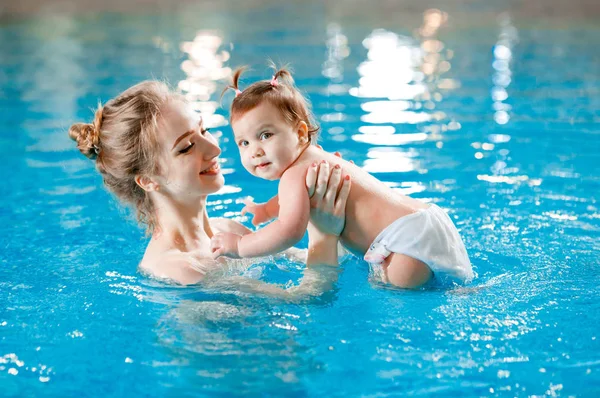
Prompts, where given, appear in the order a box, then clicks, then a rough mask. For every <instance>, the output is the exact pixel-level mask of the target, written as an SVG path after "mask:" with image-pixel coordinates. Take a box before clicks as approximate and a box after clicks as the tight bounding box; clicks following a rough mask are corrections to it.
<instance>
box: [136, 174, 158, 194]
mask: <svg viewBox="0 0 600 398" xmlns="http://www.w3.org/2000/svg"><path fill="white" fill-rule="evenodd" d="M135 183H136V184H138V186H139V187H140V188H142V189H143V190H144V191H146V192H151V191H158V190H159V188H160V186H159V185H158V183H157V182H155V181H154V180H152V178H150V177H148V176H140V175H137V176H135Z"/></svg>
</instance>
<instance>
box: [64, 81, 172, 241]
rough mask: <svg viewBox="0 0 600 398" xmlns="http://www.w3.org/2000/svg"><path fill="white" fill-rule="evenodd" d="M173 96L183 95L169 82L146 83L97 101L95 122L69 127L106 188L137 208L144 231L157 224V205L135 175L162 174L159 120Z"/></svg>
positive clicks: (73, 137) (151, 229)
mask: <svg viewBox="0 0 600 398" xmlns="http://www.w3.org/2000/svg"><path fill="white" fill-rule="evenodd" d="M173 98H181V97H180V96H179V95H177V94H175V93H173V92H171V90H170V89H169V87H168V86H167V85H166V84H165V83H162V82H158V81H145V82H142V83H139V84H136V85H135V86H133V87H130V88H129V89H127V90H126V91H124V92H123V93H121V94H120V95H119V96H117V97H116V98H114V99H112V100H110V101H108V102H107V103H106V104H105V105H104V106H101V105H99V106H98V109H97V110H96V113H95V117H94V120H93V122H92V123H75V124H73V125H72V126H71V128H70V129H69V137H71V139H73V140H74V141H77V148H78V149H79V150H80V151H81V153H83V154H84V155H85V156H86V157H88V158H90V159H93V160H95V161H96V168H97V169H98V171H99V172H100V174H101V175H102V178H103V180H104V185H105V186H106V187H107V188H108V190H110V191H111V192H113V193H114V194H115V195H116V196H117V198H118V199H120V200H121V201H123V202H125V203H126V204H129V205H131V206H133V207H134V208H135V210H136V215H137V219H138V221H139V222H140V223H142V224H145V225H146V227H147V229H146V232H151V231H153V230H154V228H155V227H156V219H155V214H154V206H153V204H152V201H151V200H150V197H149V196H148V194H147V192H146V191H144V190H143V189H142V188H141V187H140V186H138V184H137V183H136V181H135V178H136V176H138V175H142V176H143V175H156V174H157V173H158V172H159V167H158V160H157V157H158V154H159V147H158V141H157V130H158V118H159V117H160V114H161V110H162V109H164V105H165V104H166V103H167V102H168V101H169V100H170V99H173Z"/></svg>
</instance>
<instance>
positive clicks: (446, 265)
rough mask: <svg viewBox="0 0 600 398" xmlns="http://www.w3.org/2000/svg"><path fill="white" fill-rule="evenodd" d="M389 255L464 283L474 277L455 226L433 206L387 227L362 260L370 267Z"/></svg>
mask: <svg viewBox="0 0 600 398" xmlns="http://www.w3.org/2000/svg"><path fill="white" fill-rule="evenodd" d="M391 253H399V254H405V255H407V256H410V257H413V258H416V259H417V260H420V261H422V262H424V263H425V264H427V265H428V266H429V268H431V270H432V271H433V272H434V274H445V275H448V276H452V277H454V278H458V279H461V280H463V281H469V280H471V279H472V278H473V268H472V267H471V262H470V261H469V256H468V255H467V250H466V249H465V245H464V243H463V241H462V239H461V237H460V235H459V234H458V231H457V230H456V227H455V226H454V223H453V222H452V220H451V219H450V217H448V214H446V212H445V211H444V210H442V209H441V208H440V207H438V206H436V205H434V204H432V205H430V206H429V207H428V208H426V209H420V210H418V211H416V212H415V213H412V214H409V215H407V216H404V217H400V218H399V219H397V220H396V221H394V222H393V223H391V224H390V225H388V226H387V227H386V228H385V229H384V230H383V231H382V232H381V233H380V234H379V235H378V236H377V238H375V240H374V241H373V243H372V244H371V246H370V247H369V250H368V251H367V253H366V254H365V257H364V258H365V261H367V262H369V263H371V264H381V263H383V261H384V260H385V259H386V258H387V257H388V256H389V255H390V254H391Z"/></svg>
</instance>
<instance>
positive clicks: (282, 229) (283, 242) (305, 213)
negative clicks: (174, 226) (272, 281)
mask: <svg viewBox="0 0 600 398" xmlns="http://www.w3.org/2000/svg"><path fill="white" fill-rule="evenodd" d="M305 174H306V170H305V169H304V168H300V167H293V168H291V169H289V170H287V171H286V172H285V173H284V174H283V176H282V177H281V180H280V181H279V190H278V191H279V192H278V196H279V218H278V219H277V220H275V221H273V222H272V223H271V224H269V225H267V226H266V227H264V228H262V229H260V230H259V231H256V232H254V233H251V234H247V235H244V236H243V237H240V236H237V235H233V234H218V235H215V236H214V237H213V240H212V242H211V247H212V249H213V257H218V256H221V255H225V256H229V257H259V256H266V255H270V254H275V253H278V252H280V251H282V250H285V249H287V248H289V247H292V246H293V245H295V244H296V243H298V242H299V241H300V240H301V239H302V237H303V236H304V232H305V231H306V227H307V225H308V219H309V216H310V200H309V198H308V192H307V191H306V186H305V181H304V180H305Z"/></svg>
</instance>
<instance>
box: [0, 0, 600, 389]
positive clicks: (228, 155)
mask: <svg viewBox="0 0 600 398" xmlns="http://www.w3.org/2000/svg"><path fill="white" fill-rule="evenodd" d="M29 3H31V2H27V1H24V2H20V3H19V4H18V5H14V6H4V7H5V8H0V156H1V158H2V163H3V164H2V170H4V172H3V173H2V175H4V177H3V179H2V184H0V198H1V199H0V215H1V218H0V222H1V224H2V227H1V228H2V234H1V235H0V248H1V249H2V250H1V253H2V254H1V255H0V302H1V303H2V304H1V305H0V391H1V395H4V396H37V395H58V396H70V395H75V394H78V395H79V394H85V395H91V396H103V395H109V396H122V395H131V394H133V395H134V396H197V395H219V396H230V395H239V394H245V393H252V394H263V395H266V396H275V395H284V394H285V395H294V396H330V395H334V396H357V395H365V396H387V395H392V396H397V395H413V396H414V395H431V396H456V395H467V396H496V395H500V396H542V395H547V396H561V395H564V396H573V395H577V396H598V394H600V359H599V355H598V353H599V352H600V331H599V328H598V324H599V323H598V319H599V317H600V304H599V303H598V302H599V293H600V288H599V287H598V282H599V277H600V264H599V260H598V257H599V253H600V239H599V237H600V233H599V232H600V209H599V205H598V192H599V191H600V190H599V187H600V129H599V127H598V126H599V124H598V123H599V122H600V112H599V109H600V58H599V55H598V54H599V53H598V51H597V49H598V48H599V46H600V23H599V22H600V13H599V12H598V7H597V6H595V5H594V4H593V3H592V2H586V1H571V2H568V4H563V2H558V1H551V2H548V1H534V2H527V3H526V2H515V1H505V2H484V1H472V2H459V1H456V2H439V1H437V2H418V1H407V2H402V5H393V2H386V1H375V2H369V5H363V4H361V3H357V2H346V3H344V2H335V4H334V2H330V3H328V4H326V5H324V4H323V3H321V2H316V1H315V2H311V1H309V2H297V3H292V5H285V6H284V5H281V4H279V3H278V2H248V3H247V4H246V5H245V6H243V7H242V8H240V7H241V6H240V5H239V4H238V3H237V2H233V1H229V0H226V1H220V2H218V3H216V2H215V3H206V4H192V2H186V1H179V2H175V3H167V2H161V1H159V2H146V3H152V4H151V5H153V7H154V8H147V9H144V10H143V11H141V10H135V9H134V8H135V7H127V6H126V4H127V3H126V2H123V4H116V3H117V2H109V3H108V4H110V5H108V6H106V7H108V9H106V10H103V9H99V7H100V6H98V5H97V4H96V5H94V6H93V7H92V3H90V4H89V7H85V6H81V5H80V7H79V8H81V9H70V8H68V7H65V6H64V4H63V6H60V4H59V5H57V6H55V7H53V6H52V4H54V3H57V4H58V3H60V2H49V3H47V4H46V5H45V6H43V7H41V8H40V9H36V10H34V11H31V10H28V7H31V4H29ZM113 3H114V4H113ZM138 3H139V2H138ZM142 3H143V2H142ZM151 5H149V6H148V7H151ZM11 7H12V8H11ZM111 7H112V8H111ZM267 57H271V58H272V59H274V60H275V61H283V62H290V63H291V64H292V65H293V67H294V69H295V76H296V80H297V83H298V85H299V86H300V87H301V88H302V89H303V90H304V91H305V92H306V93H307V94H308V95H309V96H310V98H311V100H312V102H313V105H314V110H315V113H316V115H317V117H318V119H319V121H320V123H321V126H322V135H321V143H322V145H323V146H324V147H325V149H328V150H340V151H341V152H342V153H343V155H344V157H346V158H349V159H352V160H354V161H355V162H356V163H357V164H358V165H360V166H362V167H364V168H365V169H367V170H368V171H370V172H372V173H374V175H375V176H377V177H378V178H379V179H381V180H382V181H385V182H386V183H388V184H389V185H390V186H392V187H393V188H394V189H397V190H399V191H401V192H403V193H406V194H410V195H412V196H414V197H417V198H420V199H422V200H425V201H428V202H433V203H437V204H438V205H440V206H441V207H443V208H445V209H446V210H448V212H449V214H450V215H451V216H452V217H453V219H454V220H455V222H456V224H457V226H458V228H459V229H460V231H461V234H462V235H463V237H464V240H465V243H466V246H467V249H468V251H469V253H470V256H471V259H472V261H473V265H474V269H475V271H476V273H477V277H476V279H475V280H474V281H473V282H472V283H471V284H469V285H467V286H464V287H453V288H450V289H429V290H425V291H399V290H392V289H388V288H386V287H385V286H382V285H380V284H377V283H373V282H371V281H369V279H368V268H367V266H366V264H365V263H364V262H362V261H360V260H359V259H356V258H350V259H347V260H346V261H345V262H344V264H343V265H342V267H341V274H340V278H339V282H338V284H337V285H336V288H335V290H334V291H332V292H330V293H328V294H326V295H325V296H324V297H322V298H320V299H315V300H310V301H307V302H302V303H299V304H298V303H288V302H285V301H281V300H276V299H269V298H264V297H260V296H257V295H252V294H247V293H242V292H238V291H236V290H235V289H225V288H222V289H217V288H207V287H201V286H200V287H176V286H169V285H165V284H161V283H159V282H156V281H153V280H150V279H148V278H146V277H144V276H143V275H141V274H139V273H138V272H137V271H136V267H137V263H138V262H139V260H140V258H141V256H142V254H143V250H144V248H145V244H146V239H147V238H145V237H144V234H143V231H142V230H141V229H140V228H138V227H137V226H136V225H135V223H134V222H133V221H131V217H130V216H128V212H126V211H125V210H123V209H122V208H121V207H119V205H118V204H117V203H116V201H115V200H114V199H113V198H111V196H110V195H109V194H108V193H107V192H106V191H105V190H104V189H103V188H102V183H101V178H100V177H99V175H98V174H97V173H96V172H95V170H94V168H93V164H92V162H90V161H88V160H87V159H85V158H83V157H82V156H81V155H80V154H79V152H78V151H76V150H75V149H74V144H73V142H72V141H70V140H69V138H68V137H67V134H66V130H67V129H68V126H69V125H70V124H71V123H73V122H74V121H79V120H89V119H90V118H91V115H92V113H91V111H90V109H91V108H93V107H95V105H96V104H97V102H98V100H102V101H106V100H108V99H110V98H111V97H113V96H114V95H116V94H118V93H119V92H120V91H122V90H123V89H125V88H127V87H128V86H129V85H132V84H134V83H136V82H138V81H140V80H142V79H147V78H152V77H156V78H164V79H168V81H169V82H170V83H171V84H172V85H174V86H177V87H180V89H181V90H183V91H184V92H185V93H187V95H188V97H189V99H190V100H191V101H193V102H194V103H195V104H197V105H198V108H199V110H201V111H202V112H203V114H204V116H205V118H207V120H210V122H209V123H210V124H212V125H213V126H215V129H214V130H216V131H217V132H221V133H222V137H221V144H222V147H223V156H222V159H223V161H224V163H223V168H224V169H225V170H226V172H227V175H226V187H225V189H224V191H223V192H222V193H221V194H220V195H215V196H213V197H212V198H211V199H210V212H211V215H215V216H221V215H225V216H228V217H239V211H240V210H241V207H242V205H241V204H240V203H239V201H237V199H239V198H241V197H242V195H252V196H253V197H254V198H255V199H256V200H258V201H263V200H265V199H267V198H268V197H269V196H270V195H272V194H273V193H274V192H275V189H276V185H274V184H273V183H270V182H266V181H261V180H257V179H253V178H251V177H250V176H249V175H248V174H247V173H246V172H245V171H244V170H243V168H242V167H241V164H240V161H239V159H238V156H237V153H236V149H235V147H234V145H232V143H231V142H230V141H229V139H228V136H229V134H230V129H229V127H228V126H227V124H226V122H225V121H226V117H227V111H226V110H225V109H223V108H220V107H219V106H218V103H217V101H218V97H219V94H220V90H221V88H222V87H223V85H224V81H223V80H221V79H223V78H226V77H227V76H228V75H229V73H230V69H231V68H234V67H236V66H238V65H241V64H247V65H252V66H253V67H254V70H253V72H251V73H250V74H249V75H248V81H252V80H253V79H254V78H258V77H260V78H268V77H270V75H269V71H268V69H267V67H266V58H267ZM305 244H306V241H304V245H305ZM244 273H245V274H246V276H248V277H251V278H257V279H262V280H265V281H270V282H277V283H281V284H283V285H285V284H288V285H291V284H295V283H297V282H298V279H299V277H300V275H301V273H302V266H301V265H299V264H296V263H293V262H290V261H285V260H278V261H276V262H268V261H267V262H263V263H260V264H254V265H251V266H250V267H249V269H248V270H246V271H244Z"/></svg>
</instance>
